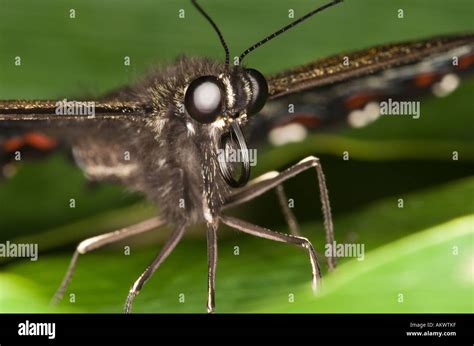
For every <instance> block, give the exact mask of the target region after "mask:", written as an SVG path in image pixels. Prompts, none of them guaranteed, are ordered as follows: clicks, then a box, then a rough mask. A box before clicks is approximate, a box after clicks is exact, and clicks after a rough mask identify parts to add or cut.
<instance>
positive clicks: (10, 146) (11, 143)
mask: <svg viewBox="0 0 474 346" xmlns="http://www.w3.org/2000/svg"><path fill="white" fill-rule="evenodd" d="M23 145H25V141H24V140H23V138H21V137H13V138H9V139H7V140H6V141H5V142H4V143H3V150H5V151H6V152H7V153H11V152H13V151H17V150H18V149H20V148H21V147H22V146H23Z"/></svg>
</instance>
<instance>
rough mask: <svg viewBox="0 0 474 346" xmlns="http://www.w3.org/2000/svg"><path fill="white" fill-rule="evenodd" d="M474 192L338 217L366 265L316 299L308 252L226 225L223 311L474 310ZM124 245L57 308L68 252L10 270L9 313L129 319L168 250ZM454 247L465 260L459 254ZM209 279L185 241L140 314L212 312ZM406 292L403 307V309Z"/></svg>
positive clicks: (82, 263)
mask: <svg viewBox="0 0 474 346" xmlns="http://www.w3.org/2000/svg"><path fill="white" fill-rule="evenodd" d="M473 188H474V179H465V180H462V181H459V182H457V183H456V184H450V185H448V186H446V187H443V188H437V189H432V190H428V191H422V192H418V193H414V194H410V195H407V196H405V197H404V198H405V200H406V203H405V208H403V209H399V208H398V207H397V204H396V201H395V200H394V199H393V198H389V199H386V200H383V201H379V202H378V203H374V204H373V205H372V206H370V207H368V208H364V209H362V210H358V211H356V212H354V213H352V214H350V215H345V216H343V217H339V218H337V219H336V220H335V228H336V240H337V241H339V242H341V243H344V242H346V243H353V242H355V243H360V244H364V248H365V249H364V250H365V251H366V253H365V259H364V260H363V261H357V260H351V259H347V258H342V259H340V261H339V262H340V263H341V266H340V267H339V268H338V269H337V270H336V271H335V272H333V273H329V274H328V273H325V274H324V277H323V289H322V291H321V293H320V295H318V296H317V297H313V296H312V293H311V291H310V284H309V279H310V267H309V260H308V258H307V254H306V253H305V252H304V251H302V250H301V249H298V248H295V247H292V246H289V245H286V244H280V243H273V242H270V241H268V240H264V239H256V238H253V237H249V236H247V235H244V234H241V233H236V232H231V233H229V232H228V230H226V228H222V229H221V230H220V234H221V236H220V241H219V265H218V282H217V304H218V310H217V311H218V312H244V311H268V312H269V311H288V312H290V311H291V312H296V311H313V312H321V311H340V312H342V311H345V312H349V311H366V312H368V311H371V312H374V311H378V312H391V311H417V309H421V310H419V311H445V312H452V311H470V310H472V301H469V300H468V299H466V295H468V294H469V293H470V292H472V263H471V262H470V261H472V258H471V257H472V250H473V249H472V232H473V227H472V224H473V218H472V216H470V217H469V216H465V217H461V218H459V216H462V215H469V214H471V213H472V208H471V207H472V200H471V202H470V203H471V204H470V205H468V206H466V207H464V208H460V206H459V205H457V204H456V201H458V203H459V204H462V203H464V204H465V203H466V201H467V203H469V197H467V199H466V201H463V200H462V198H461V199H459V198H458V199H456V196H458V197H460V193H462V192H465V193H466V196H469V195H470V196H472V191H473ZM449 196H452V199H450V200H449V199H448V198H449ZM440 201H441V202H443V203H440ZM437 205H439V207H437ZM463 210H464V214H463ZM430 215H432V216H431V217H430ZM455 218H458V219H459V220H458V219H455ZM452 219H454V220H453V221H449V220H452ZM426 229H427V230H426ZM278 230H279V231H283V230H282V229H278ZM315 230H316V232H315ZM302 231H303V234H304V235H305V236H308V237H309V238H310V239H311V240H312V241H313V244H314V245H315V247H316V250H317V251H319V252H320V253H323V252H324V248H323V246H322V245H321V244H324V237H323V232H322V225H320V224H318V225H315V224H311V223H308V224H305V225H304V226H303V228H302ZM407 234H411V235H408V236H407ZM126 244H127V246H131V254H130V255H129V256H127V255H125V254H124V249H123V247H121V246H118V247H115V248H113V249H110V250H102V251H97V252H94V253H90V254H87V255H84V256H82V257H81V258H80V260H79V265H78V268H77V272H76V275H75V276H74V280H73V281H72V283H71V286H70V289H69V291H68V294H70V293H73V294H74V298H75V303H74V304H71V303H69V302H68V298H69V296H67V297H66V301H64V302H63V303H62V304H61V305H60V307H59V308H55V309H58V310H54V309H53V310H50V309H51V308H50V307H48V306H47V305H46V303H45V302H47V301H48V299H49V297H51V296H52V294H53V293H54V291H55V289H56V286H57V285H58V284H59V283H60V281H61V278H62V275H63V274H64V272H65V270H66V267H67V264H68V261H69V259H70V255H71V253H70V252H62V253H57V252H56V253H51V254H40V260H39V261H37V262H31V261H21V262H16V263H11V264H9V265H7V266H6V267H4V269H5V270H6V272H7V273H8V274H2V275H1V276H0V283H1V285H0V286H1V287H7V288H5V289H3V290H1V291H0V307H1V309H2V311H10V312H12V311H16V312H18V311H26V310H28V307H29V306H30V305H29V304H28V303H25V302H29V301H30V300H31V306H34V307H35V309H37V310H38V311H83V312H121V311H122V306H123V302H124V299H125V297H126V295H127V292H128V289H129V287H130V286H131V284H132V283H133V281H134V280H135V279H136V278H137V277H138V275H139V274H140V273H141V271H142V270H144V268H145V267H146V265H147V264H148V263H149V262H150V261H151V260H152V258H153V256H154V255H155V254H156V253H157V251H159V248H160V247H161V245H159V244H156V245H154V246H151V247H150V246H147V247H143V246H139V245H135V244H134V243H133V242H132V243H130V242H127V243H126ZM384 244H388V245H384ZM236 246H237V247H238V251H239V255H238V256H236V255H235V251H236ZM454 246H457V249H458V251H459V253H458V255H453V251H454V250H453V249H454V248H453V247H454ZM323 267H325V265H324V264H323ZM470 271H471V272H470ZM206 275H207V260H206V241H205V239H203V238H202V237H199V238H195V239H194V238H193V239H191V238H186V239H185V240H184V241H183V242H182V243H181V244H179V246H178V247H177V249H176V250H175V252H173V254H172V255H171V257H170V258H169V259H168V260H167V261H166V262H165V263H164V264H163V265H162V267H160V268H159V270H158V271H157V272H156V273H155V275H154V276H153V278H152V279H151V280H150V281H149V283H147V285H146V286H145V288H144V289H143V291H142V293H141V294H140V295H139V296H138V297H137V298H136V301H135V305H134V307H135V310H134V311H136V312H204V311H205V309H204V306H205V299H206ZM469 280H471V281H469ZM4 283H5V284H4ZM25 287H26V288H27V289H26V288H25ZM399 293H402V294H403V295H404V299H405V300H404V303H398V302H397V298H398V294H399ZM181 294H184V299H185V302H184V303H180V301H179V299H180V297H183V296H180V295H181ZM289 294H294V295H295V302H294V303H289V302H288V295H289ZM420 295H423V299H422V300H420V299H419V297H420ZM370 297H372V298H371V299H372V300H371V299H368V298H370ZM364 304H365V305H364Z"/></svg>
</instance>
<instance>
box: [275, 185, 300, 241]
mask: <svg viewBox="0 0 474 346" xmlns="http://www.w3.org/2000/svg"><path fill="white" fill-rule="evenodd" d="M276 193H277V197H278V202H279V203H280V208H281V211H282V212H283V216H284V217H285V220H286V223H287V224H288V227H290V233H291V234H292V235H296V236H301V232H300V227H299V225H298V221H296V217H295V214H293V212H292V211H291V208H290V207H289V206H288V197H287V196H286V193H285V189H284V188H283V185H282V184H280V185H278V186H277V187H276Z"/></svg>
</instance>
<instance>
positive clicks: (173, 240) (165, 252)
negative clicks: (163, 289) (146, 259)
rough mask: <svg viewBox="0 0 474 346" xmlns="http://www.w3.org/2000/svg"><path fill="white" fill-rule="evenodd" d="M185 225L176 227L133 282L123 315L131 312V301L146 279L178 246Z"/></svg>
mask: <svg viewBox="0 0 474 346" xmlns="http://www.w3.org/2000/svg"><path fill="white" fill-rule="evenodd" d="M186 227H187V225H186V223H183V224H181V225H179V226H177V227H176V229H175V230H174V231H173V233H172V234H171V237H170V238H169V239H168V241H167V242H166V244H165V245H164V246H163V248H162V249H161V251H160V252H159V254H158V255H157V256H156V257H155V259H154V260H153V262H151V264H150V265H149V266H148V267H147V268H146V269H145V271H144V272H143V273H142V275H140V276H139V278H138V279H137V280H136V281H135V283H134V284H133V286H132V288H131V289H130V291H129V293H128V296H127V301H126V302H125V313H130V312H131V310H132V303H133V299H134V298H135V297H136V296H137V295H138V293H140V290H141V289H142V287H143V285H144V284H145V283H146V282H147V281H148V279H149V278H150V277H151V276H152V275H153V273H154V272H155V270H156V269H158V267H159V266H160V265H161V264H162V263H163V262H164V260H165V259H166V258H167V257H168V256H169V254H170V253H171V252H172V251H173V250H174V248H175V247H176V245H178V243H179V241H180V240H181V237H182V236H183V234H184V231H185V230H186Z"/></svg>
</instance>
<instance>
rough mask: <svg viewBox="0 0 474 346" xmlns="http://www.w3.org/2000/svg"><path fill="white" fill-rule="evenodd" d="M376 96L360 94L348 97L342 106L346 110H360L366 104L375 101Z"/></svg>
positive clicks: (373, 94)
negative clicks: (344, 106)
mask: <svg viewBox="0 0 474 346" xmlns="http://www.w3.org/2000/svg"><path fill="white" fill-rule="evenodd" d="M376 96H377V94H375V93H361V94H355V95H352V96H349V97H348V98H347V99H346V100H345V101H344V104H345V105H346V108H348V109H358V108H362V106H364V105H365V104H366V103H368V102H369V101H371V100H373V99H375V98H376Z"/></svg>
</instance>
